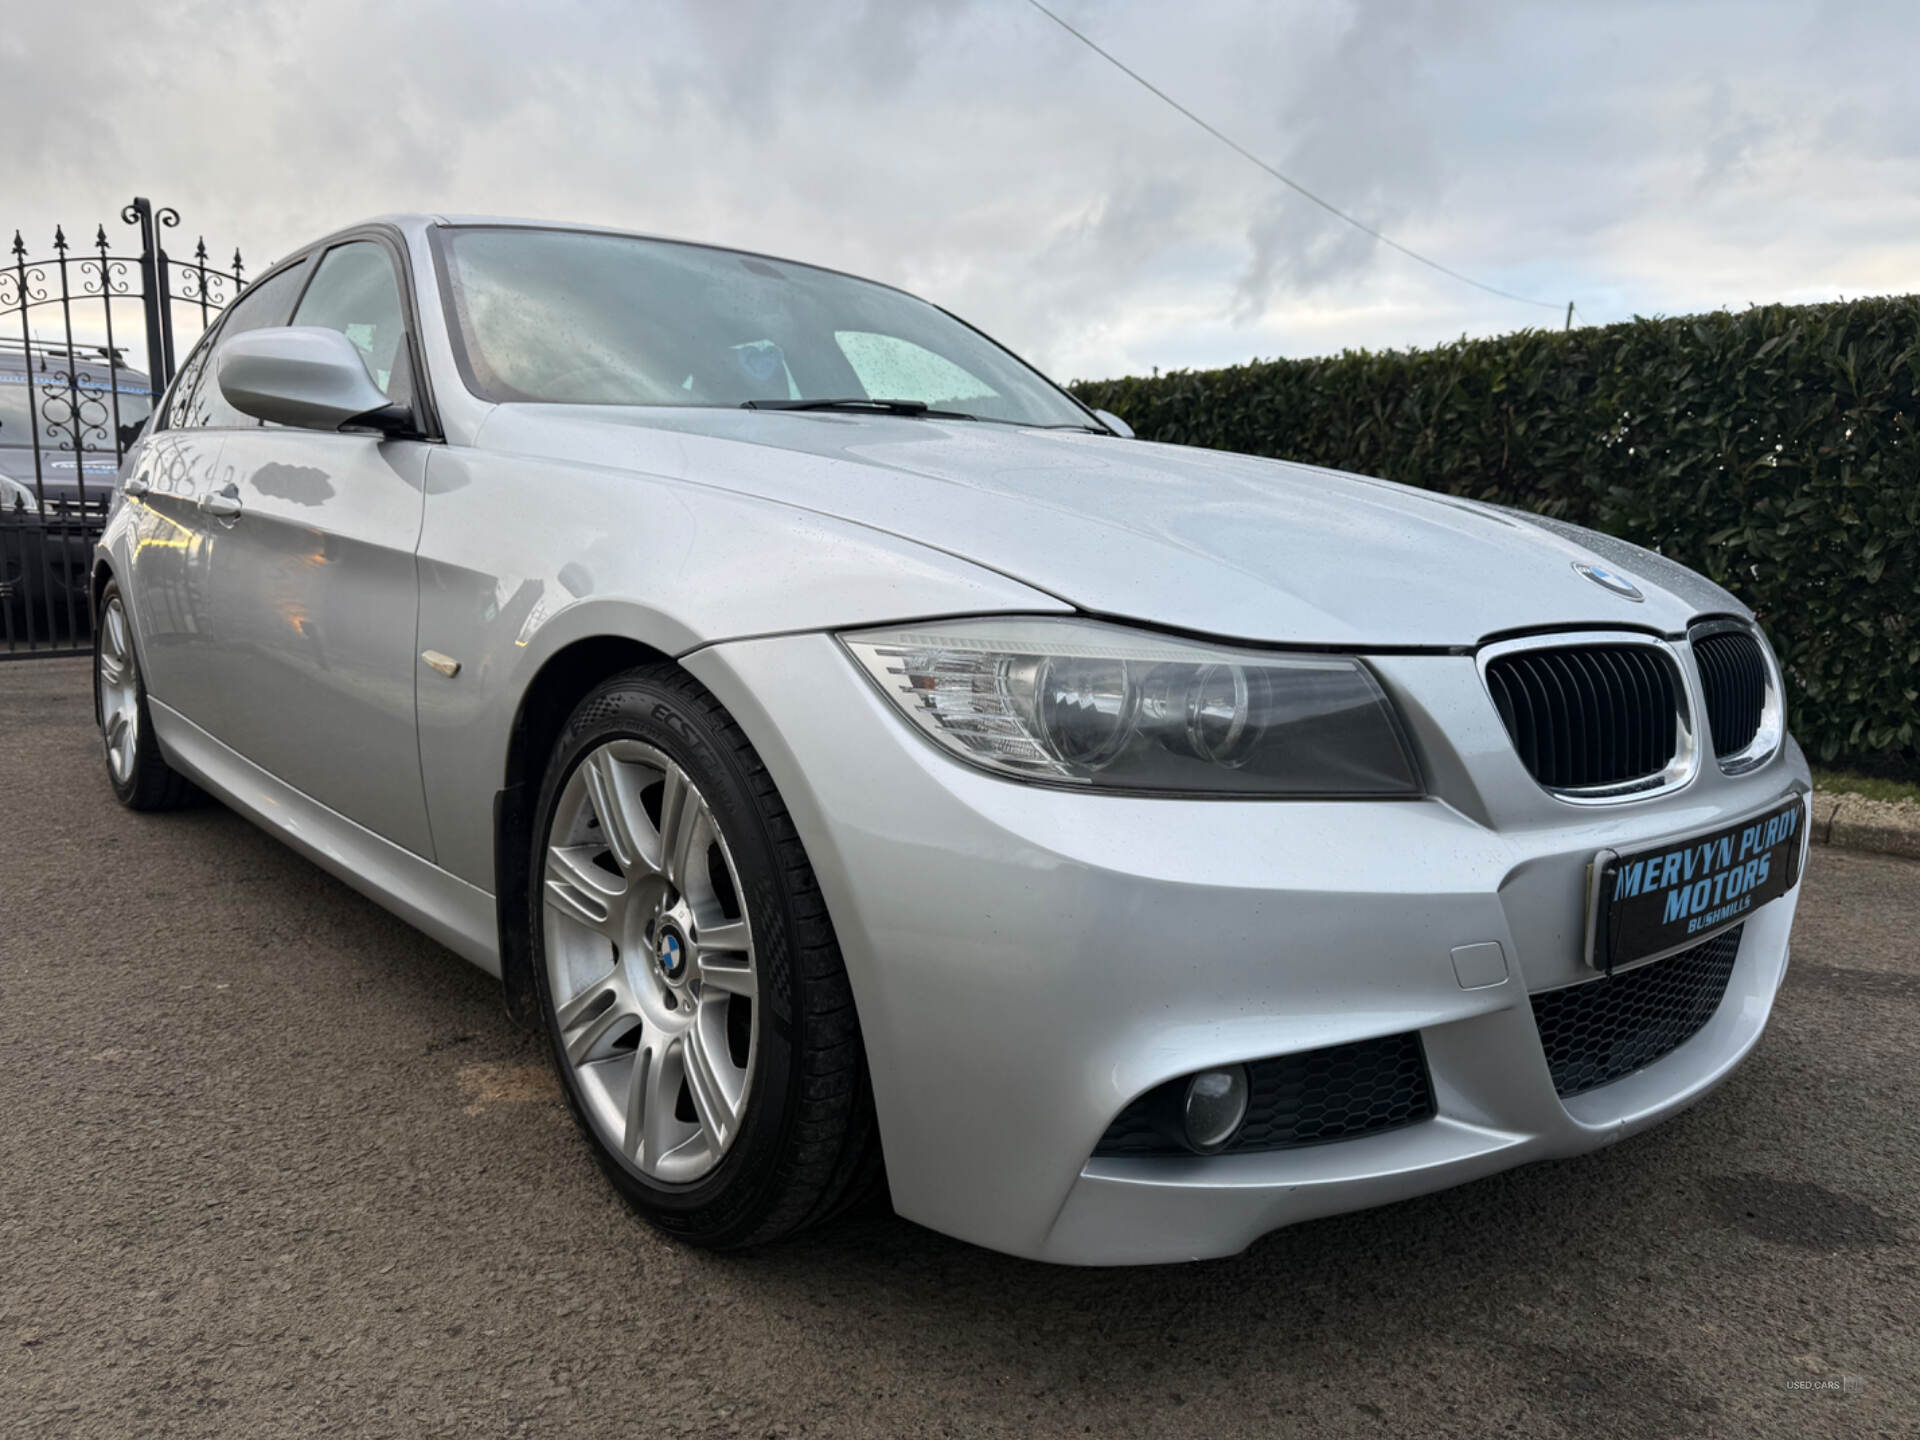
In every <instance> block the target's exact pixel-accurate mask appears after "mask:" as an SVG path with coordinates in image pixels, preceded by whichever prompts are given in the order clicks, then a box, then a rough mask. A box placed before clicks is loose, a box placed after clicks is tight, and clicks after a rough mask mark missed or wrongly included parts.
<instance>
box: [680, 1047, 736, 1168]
mask: <svg viewBox="0 0 1920 1440" xmlns="http://www.w3.org/2000/svg"><path fill="white" fill-rule="evenodd" d="M680 1049H681V1053H682V1056H683V1057H684V1058H683V1063H684V1065H685V1066H686V1072H687V1093H688V1094H690V1095H691V1096H692V1097H693V1111H694V1114H696V1115H698V1116H699V1117H700V1128H701V1129H703V1130H705V1131H706V1132H707V1138H708V1143H709V1144H711V1145H712V1147H713V1149H714V1150H715V1151H716V1152H718V1151H719V1150H721V1149H722V1148H723V1147H725V1145H726V1144H727V1142H728V1141H730V1140H732V1139H733V1127H734V1124H735V1121H736V1120H737V1118H738V1117H737V1116H736V1115H735V1113H734V1103H735V1102H734V1098H733V1096H732V1094H731V1091H732V1087H731V1086H730V1085H728V1084H727V1082H726V1080H725V1078H724V1077H723V1076H722V1075H721V1074H720V1072H719V1070H718V1068H717V1067H716V1066H715V1065H714V1058H713V1053H712V1051H711V1050H710V1049H709V1047H708V1044H707V1036H706V1032H705V1030H704V1029H703V1028H702V1027H701V1026H700V1025H699V1024H698V1023H695V1025H694V1026H693V1028H692V1029H690V1030H688V1031H687V1033H686V1035H685V1036H684V1037H683V1038H682V1039H681V1041H680Z"/></svg>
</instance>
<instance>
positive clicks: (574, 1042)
mask: <svg viewBox="0 0 1920 1440" xmlns="http://www.w3.org/2000/svg"><path fill="white" fill-rule="evenodd" d="M602 1005H604V1008H596V1006H602ZM555 1018H557V1019H558V1020H559V1022H560V1037H561V1039H562V1040H563V1041H564V1042H565V1044H566V1047H567V1058H568V1059H569V1060H571V1061H572V1062H573V1063H574V1064H575V1065H585V1064H589V1063H590V1062H592V1061H594V1060H604V1059H605V1058H606V1057H607V1055H608V1054H609V1053H610V1052H611V1050H612V1042H613V1041H615V1040H618V1039H619V1038H620V1037H621V1036H623V1035H625V1034H626V1033H627V1032H628V1031H629V1030H631V1029H632V1028H633V1027H634V1026H635V1025H637V1024H639V1023H640V1012H639V1010H638V1009H637V1008H636V1007H635V1005H634V1003H633V1001H632V999H631V998H630V997H629V996H628V995H627V993H626V991H625V989H624V987H622V986H620V985H616V984H614V983H613V982H612V977H611V976H609V977H608V978H606V979H604V980H600V981H597V982H595V983H594V984H592V985H587V986H584V987H582V989H581V991H580V993H579V994H578V995H576V996H574V997H573V998H572V999H571V1000H569V1001H568V1002H567V1003H566V1004H565V1005H563V1006H561V1007H560V1010H559V1014H558V1015H557V1016H556V1017H555Z"/></svg>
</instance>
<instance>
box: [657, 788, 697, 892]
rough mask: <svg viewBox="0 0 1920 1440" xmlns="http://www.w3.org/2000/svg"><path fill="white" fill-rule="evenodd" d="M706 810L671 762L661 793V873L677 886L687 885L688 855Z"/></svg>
mask: <svg viewBox="0 0 1920 1440" xmlns="http://www.w3.org/2000/svg"><path fill="white" fill-rule="evenodd" d="M705 811H706V806H704V805H703V804H701V802H700V796H699V794H698V792H696V791H695V790H694V788H693V787H692V786H691V785H689V784H687V777H686V776H684V775H682V774H681V773H680V771H679V769H678V767H675V766H668V767H667V772H666V785H665V788H664V789H663V790H662V791H661V794H660V873H661V874H662V875H664V876H666V877H667V880H668V882H669V883H670V884H671V885H672V886H673V888H674V889H676V890H685V889H686V888H687V858H688V856H689V855H690V854H691V853H692V850H693V840H694V832H695V831H696V830H698V829H699V828H700V822H701V820H702V818H703V817H704V815H705Z"/></svg>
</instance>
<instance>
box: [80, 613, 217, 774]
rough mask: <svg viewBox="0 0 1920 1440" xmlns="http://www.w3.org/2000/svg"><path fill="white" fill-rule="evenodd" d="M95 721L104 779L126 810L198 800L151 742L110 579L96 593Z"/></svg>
mask: <svg viewBox="0 0 1920 1440" xmlns="http://www.w3.org/2000/svg"><path fill="white" fill-rule="evenodd" d="M93 703H94V719H95V720H96V721H97V722H98V724H99V726H100V738H101V740H102V742H103V743H104V744H105V746H106V752H107V779H108V780H110V781H111V782H112V783H113V793H114V796H115V798H117V799H118V800H119V801H120V803H121V804H122V805H125V806H126V807H127V808H128V809H130V810H172V809H176V808H178V807H179V806H181V805H186V804H189V803H190V802H192V801H193V800H194V799H196V798H197V797H198V795H199V791H197V790H196V789H195V788H194V786H193V783H192V782H191V781H190V780H188V779H187V778H186V777H185V776H184V775H182V774H180V773H179V772H178V771H176V770H175V769H174V768H173V767H172V766H170V765H169V764H167V761H166V757H165V756H163V755H162V754H161V753H160V742H159V741H158V740H156V739H154V735H153V719H152V717H151V716H150V715H149V714H148V711H147V689H146V686H145V684H144V683H142V681H141V679H140V662H139V659H138V658H137V657H136V656H135V654H134V650H133V626H132V625H131V623H130V622H129V621H128V619H127V607H126V603H125V602H124V601H123V600H122V599H121V598H120V586H119V584H118V583H117V582H115V581H112V580H109V581H108V582H107V586H106V589H104V590H103V591H101V593H100V606H99V616H98V619H97V621H96V622H95V625H94V632H93Z"/></svg>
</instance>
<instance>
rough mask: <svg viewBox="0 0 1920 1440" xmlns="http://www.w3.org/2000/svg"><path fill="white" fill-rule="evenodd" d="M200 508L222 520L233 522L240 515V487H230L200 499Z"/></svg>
mask: <svg viewBox="0 0 1920 1440" xmlns="http://www.w3.org/2000/svg"><path fill="white" fill-rule="evenodd" d="M200 508H201V509H202V510H203V511H205V512H206V513H207V514H209V515H212V516H214V517H215V518H216V519H220V520H231V519H233V518H234V517H235V516H237V515H238V514H239V513H240V487H239V486H238V485H228V486H226V487H225V488H224V489H220V490H216V491H214V492H213V494H211V495H202V496H201V497H200Z"/></svg>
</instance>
